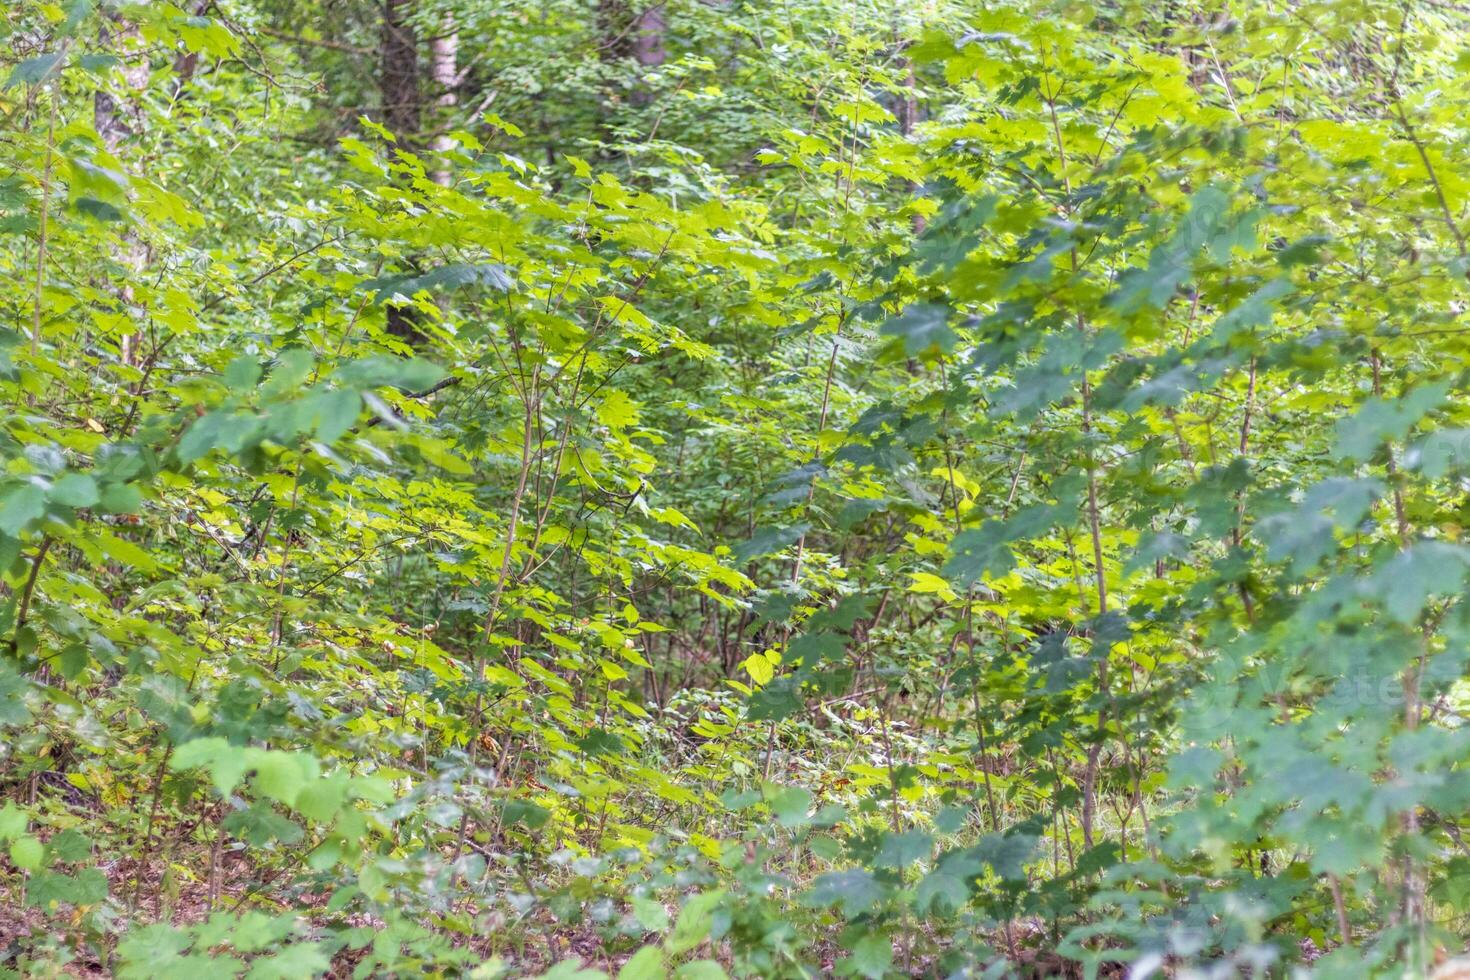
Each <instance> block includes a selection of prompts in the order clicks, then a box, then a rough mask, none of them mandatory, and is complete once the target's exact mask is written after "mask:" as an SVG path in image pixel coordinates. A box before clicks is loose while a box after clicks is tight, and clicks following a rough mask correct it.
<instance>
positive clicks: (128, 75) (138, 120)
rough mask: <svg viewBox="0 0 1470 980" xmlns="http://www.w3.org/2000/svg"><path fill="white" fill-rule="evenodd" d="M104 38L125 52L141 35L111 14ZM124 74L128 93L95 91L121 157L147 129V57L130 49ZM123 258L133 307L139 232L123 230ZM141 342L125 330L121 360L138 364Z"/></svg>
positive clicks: (144, 252) (107, 143) (121, 295)
mask: <svg viewBox="0 0 1470 980" xmlns="http://www.w3.org/2000/svg"><path fill="white" fill-rule="evenodd" d="M101 40H102V44H103V46H104V47H107V48H110V49H112V50H118V51H122V50H124V49H126V48H129V47H134V46H137V45H138V44H139V41H140V37H139V34H138V30H137V28H136V27H133V26H132V25H131V24H127V23H125V22H124V21H122V20H120V19H118V18H117V17H116V15H113V14H109V15H108V16H107V17H105V18H104V19H103V22H102V28H101ZM121 73H122V78H123V84H124V86H125V87H126V94H124V95H122V96H121V97H119V96H115V95H113V94H112V93H111V92H108V91H106V90H104V89H98V90H96V91H95V92H93V93H92V124H93V126H94V127H95V128H96V130H97V135H98V137H100V138H101V140H102V145H103V146H104V147H106V148H107V152H108V153H110V154H111V155H112V156H114V157H117V158H119V159H121V155H122V153H123V147H124V144H125V143H127V141H128V140H130V139H132V138H134V137H137V136H140V135H141V134H142V132H143V123H144V117H143V107H142V104H141V103H140V102H139V100H138V94H139V93H141V92H142V91H143V90H144V89H145V88H147V87H148V75H149V66H148V58H147V56H146V55H142V56H140V55H137V54H134V53H132V52H129V53H128V54H127V55H125V57H124V60H123V62H122V69H121ZM120 257H121V258H122V261H123V266H124V267H125V268H126V269H127V280H125V281H124V282H123V283H122V284H121V285H120V286H119V287H118V289H117V298H118V299H119V300H120V301H121V302H122V304H123V305H124V306H125V307H126V306H132V304H133V285H132V280H133V279H134V278H135V277H136V276H137V275H138V273H140V272H142V270H143V268H144V267H145V266H146V265H147V264H148V247H147V246H146V245H144V244H143V242H142V241H141V240H140V239H139V238H138V236H137V233H136V232H133V231H132V230H129V231H126V232H124V233H123V245H122V254H121V256H120ZM141 343H142V334H141V333H140V332H137V331H132V332H128V333H125V334H124V335H123V337H122V339H121V340H119V341H118V359H119V360H120V361H122V363H124V364H133V363H135V362H136V361H137V358H138V347H139V346H140V345H141Z"/></svg>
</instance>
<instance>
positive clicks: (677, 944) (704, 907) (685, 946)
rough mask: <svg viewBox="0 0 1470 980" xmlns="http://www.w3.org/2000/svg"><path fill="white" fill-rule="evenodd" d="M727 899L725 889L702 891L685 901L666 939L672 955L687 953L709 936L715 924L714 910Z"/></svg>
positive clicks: (667, 947) (665, 945)
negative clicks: (672, 929)
mask: <svg viewBox="0 0 1470 980" xmlns="http://www.w3.org/2000/svg"><path fill="white" fill-rule="evenodd" d="M724 900H725V892H724V890H723V889H716V890H715V891H708V892H701V893H700V894H698V895H695V896H694V897H693V898H690V899H689V900H688V901H686V902H685V903H684V907H683V908H682V909H680V910H679V918H678V920H677V921H676V922H675V923H674V931H673V932H672V933H670V934H669V937H668V938H667V939H665V940H664V948H665V949H666V950H668V952H669V955H670V956H678V955H680V954H682V953H687V952H689V951H690V950H691V949H693V948H694V947H696V946H698V945H699V944H700V943H702V942H704V941H705V940H706V939H708V938H709V934H710V929H711V928H712V927H713V926H714V911H715V908H716V907H717V906H719V904H720V903H721V902H723V901H724Z"/></svg>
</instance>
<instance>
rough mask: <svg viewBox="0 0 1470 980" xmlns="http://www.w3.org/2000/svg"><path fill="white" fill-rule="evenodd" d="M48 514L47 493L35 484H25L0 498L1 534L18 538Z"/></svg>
mask: <svg viewBox="0 0 1470 980" xmlns="http://www.w3.org/2000/svg"><path fill="white" fill-rule="evenodd" d="M45 513H46V491H45V490H44V489H43V488H42V487H40V486H39V485H37V484H35V483H23V484H21V485H20V486H18V487H13V488H12V489H11V490H9V491H8V492H6V493H5V494H4V495H3V496H0V534H8V535H10V536H11V537H12V538H18V537H20V536H21V534H22V533H23V532H24V531H25V530H26V528H28V527H29V526H30V525H31V524H33V523H35V522H36V521H39V520H40V519H41V518H42V517H43V516H44V515H45Z"/></svg>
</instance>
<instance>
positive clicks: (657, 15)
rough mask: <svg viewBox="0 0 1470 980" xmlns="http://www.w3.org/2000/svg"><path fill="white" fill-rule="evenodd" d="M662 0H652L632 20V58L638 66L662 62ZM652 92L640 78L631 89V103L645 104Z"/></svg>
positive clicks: (650, 99)
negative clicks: (652, 0)
mask: <svg viewBox="0 0 1470 980" xmlns="http://www.w3.org/2000/svg"><path fill="white" fill-rule="evenodd" d="M665 27H666V24H665V22H664V0H654V2H653V3H651V4H650V5H649V6H648V7H645V8H644V10H643V12H642V13H641V14H639V15H638V17H637V19H636V20H635V21H634V22H633V58H634V60H635V61H637V62H638V67H640V68H655V67H657V66H659V65H661V64H663V63H664V58H665V57H666V55H665V52H664V29H665ZM652 101H653V92H652V91H651V90H650V89H649V88H648V86H647V84H646V83H645V81H644V80H643V79H642V78H639V79H638V84H637V86H636V87H635V88H634V89H633V104H634V105H647V104H648V103H649V102H652Z"/></svg>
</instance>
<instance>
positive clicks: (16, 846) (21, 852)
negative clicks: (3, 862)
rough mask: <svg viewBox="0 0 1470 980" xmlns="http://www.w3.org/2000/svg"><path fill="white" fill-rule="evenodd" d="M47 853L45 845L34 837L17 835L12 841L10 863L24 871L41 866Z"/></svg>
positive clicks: (33, 869)
mask: <svg viewBox="0 0 1470 980" xmlns="http://www.w3.org/2000/svg"><path fill="white" fill-rule="evenodd" d="M45 855H46V848H45V845H43V844H42V843H41V842H40V841H39V840H37V839H36V838H34V837H17V838H16V839H15V840H13V841H11V842H10V863H11V864H13V865H15V866H16V867H17V868H20V869H21V870H23V871H35V870H36V869H37V868H39V867H41V863H42V861H43V860H44V859H45Z"/></svg>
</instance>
